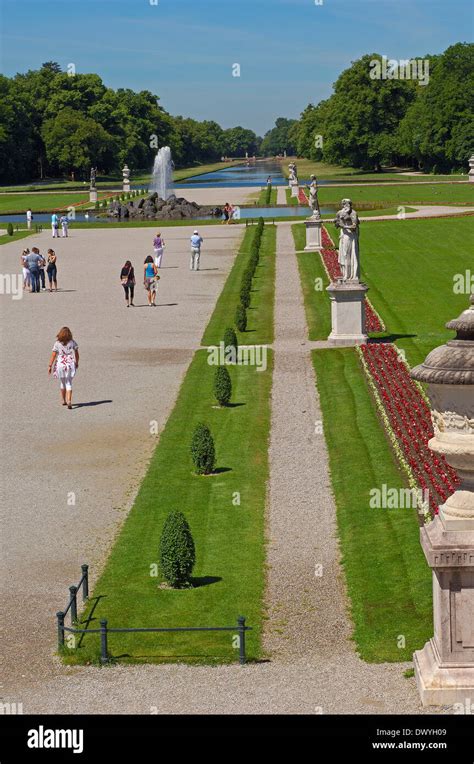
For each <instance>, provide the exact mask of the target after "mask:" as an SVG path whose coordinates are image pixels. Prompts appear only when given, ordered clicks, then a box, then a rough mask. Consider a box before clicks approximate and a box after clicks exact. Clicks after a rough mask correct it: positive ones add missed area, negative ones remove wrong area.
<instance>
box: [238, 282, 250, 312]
mask: <svg viewBox="0 0 474 764" xmlns="http://www.w3.org/2000/svg"><path fill="white" fill-rule="evenodd" d="M240 303H241V305H243V306H244V308H245V309H247V308H248V307H249V305H250V287H249V286H248V284H242V286H241V287H240Z"/></svg>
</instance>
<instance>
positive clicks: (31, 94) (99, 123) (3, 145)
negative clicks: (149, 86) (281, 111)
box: [0, 61, 261, 183]
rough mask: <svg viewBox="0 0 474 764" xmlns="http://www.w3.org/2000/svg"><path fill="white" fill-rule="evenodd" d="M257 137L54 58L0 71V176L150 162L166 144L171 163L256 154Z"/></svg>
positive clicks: (20, 177) (83, 171)
mask: <svg viewBox="0 0 474 764" xmlns="http://www.w3.org/2000/svg"><path fill="white" fill-rule="evenodd" d="M260 143H261V138H258V137H257V135H256V134H255V133H254V132H253V131H252V130H247V129H245V128H243V127H240V126H237V127H232V128H229V129H227V130H224V129H223V128H221V127H220V125H218V124H217V122H213V121H208V120H205V121H202V122H199V121H197V120H195V119H191V118H186V117H181V116H178V117H173V116H171V115H170V114H168V112H166V111H165V109H163V107H162V106H161V105H160V103H159V98H158V97H157V96H156V95H154V94H153V93H151V92H150V91H148V90H142V91H140V92H135V91H133V90H130V89H128V88H119V89H118V90H113V89H112V88H108V87H106V86H105V85H104V83H103V82H102V80H101V78H100V77H99V75H97V74H71V73H69V72H64V71H62V69H61V67H60V66H59V64H57V63H56V62H54V61H48V62H46V63H44V64H43V65H42V66H41V68H40V69H38V70H30V71H28V72H26V73H25V74H16V75H15V76H14V77H11V78H8V77H5V76H3V75H0V154H1V156H2V162H1V163H0V182H3V183H9V182H13V181H16V182H21V181H27V180H31V179H32V178H38V177H41V178H42V177H45V176H49V177H56V176H60V175H69V176H70V177H71V175H72V174H74V176H75V178H76V179H79V178H81V179H84V178H86V177H88V174H89V170H90V167H91V166H96V167H97V168H98V171H99V173H100V174H105V175H107V174H116V173H120V170H121V168H122V167H123V165H124V164H125V163H127V164H128V166H129V167H130V168H131V169H132V170H143V169H147V170H148V169H149V168H150V167H151V165H152V164H153V159H154V156H155V154H156V152H157V149H158V148H159V147H160V146H165V145H169V146H170V147H171V150H172V153H173V158H174V161H175V164H176V166H177V167H180V166H181V167H183V166H184V167H185V166H190V165H194V164H199V163H203V162H215V161H218V160H219V159H220V158H221V156H223V155H226V156H231V157H241V156H242V157H243V156H245V153H246V152H248V154H249V155H250V156H252V155H253V154H255V153H256V152H257V151H258V150H259V147H260Z"/></svg>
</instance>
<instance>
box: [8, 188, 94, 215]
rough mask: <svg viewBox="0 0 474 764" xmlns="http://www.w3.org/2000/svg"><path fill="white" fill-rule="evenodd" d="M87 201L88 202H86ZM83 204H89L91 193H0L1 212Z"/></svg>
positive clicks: (63, 208)
mask: <svg viewBox="0 0 474 764" xmlns="http://www.w3.org/2000/svg"><path fill="white" fill-rule="evenodd" d="M106 196H107V193H105V192H104V194H100V195H99V198H101V199H102V198H105V197H106ZM85 202H87V204H85ZM80 203H84V204H83V208H84V209H87V207H88V206H89V194H84V193H66V194H54V193H52V194H0V213H1V214H2V215H6V214H21V213H23V212H24V213H26V210H27V209H28V207H30V208H31V210H32V211H33V212H52V211H53V210H56V211H57V210H67V208H68V207H69V206H72V205H75V204H80Z"/></svg>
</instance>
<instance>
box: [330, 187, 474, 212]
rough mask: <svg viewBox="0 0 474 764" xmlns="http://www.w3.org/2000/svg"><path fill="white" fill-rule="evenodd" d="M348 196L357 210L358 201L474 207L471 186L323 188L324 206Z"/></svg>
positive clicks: (387, 204)
mask: <svg viewBox="0 0 474 764" xmlns="http://www.w3.org/2000/svg"><path fill="white" fill-rule="evenodd" d="M345 197H349V198H350V199H352V201H353V203H354V206H355V208H356V209H357V203H358V202H377V203H378V204H380V206H381V207H390V206H393V205H397V206H398V205H401V206H403V205H405V206H406V205H407V204H440V205H443V204H447V205H454V206H463V205H469V206H470V207H474V190H473V189H472V188H471V186H470V184H469V183H465V184H463V183H433V184H426V185H420V186H415V185H413V184H411V183H405V184H404V185H402V186H387V185H385V186H383V185H381V186H365V187H364V186H353V185H347V186H341V187H339V188H332V187H331V186H320V187H319V202H320V204H321V206H324V205H325V204H328V203H332V204H334V203H339V202H340V201H341V199H344V198H345ZM360 214H363V213H362V212H361V213H360Z"/></svg>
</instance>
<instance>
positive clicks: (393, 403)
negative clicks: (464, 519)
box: [361, 342, 459, 515]
mask: <svg viewBox="0 0 474 764" xmlns="http://www.w3.org/2000/svg"><path fill="white" fill-rule="evenodd" d="M361 351H362V354H363V358H364V359H365V362H366V364H367V366H368V371H369V373H370V375H371V378H372V380H373V382H374V384H375V386H376V388H377V391H378V394H379V396H380V399H381V401H382V405H383V407H384V410H385V413H386V415H387V417H388V419H389V422H390V426H391V428H392V430H393V432H394V433H395V435H396V437H397V439H398V444H399V446H400V449H401V452H402V454H403V457H404V459H405V461H406V462H407V464H408V466H409V469H410V471H411V473H412V475H413V477H414V479H415V481H416V483H417V485H418V486H419V487H420V488H421V489H423V490H428V491H429V504H430V512H431V514H432V515H434V514H436V513H437V512H438V505H439V504H442V503H444V502H445V501H446V499H447V498H448V497H449V496H450V495H451V494H452V493H453V492H454V490H455V489H456V486H457V484H458V483H459V480H458V477H457V475H456V472H455V471H454V470H453V468H452V467H450V466H449V464H448V463H447V462H446V460H445V458H444V456H441V455H439V456H438V455H437V454H435V453H434V452H433V451H431V449H430V448H428V441H429V440H430V438H432V437H433V425H432V421H431V412H430V408H429V406H428V404H427V403H426V401H425V399H424V398H423V396H422V395H421V393H420V390H419V388H418V386H417V385H416V384H415V382H414V381H413V379H412V378H411V377H410V371H409V368H408V366H407V365H406V364H405V363H404V361H403V360H402V358H401V357H400V356H399V354H398V353H397V351H396V350H395V348H394V346H393V345H392V344H391V343H377V342H374V343H369V344H367V345H362V346H361Z"/></svg>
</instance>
